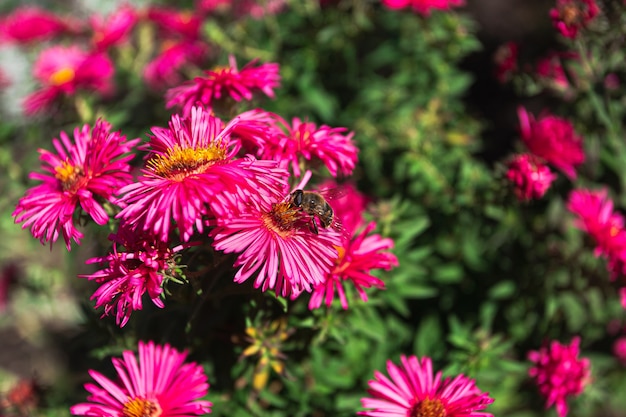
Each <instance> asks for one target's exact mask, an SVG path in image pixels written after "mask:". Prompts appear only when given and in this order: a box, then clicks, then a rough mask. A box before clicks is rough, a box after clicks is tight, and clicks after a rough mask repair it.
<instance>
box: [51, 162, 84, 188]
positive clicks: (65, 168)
mask: <svg viewBox="0 0 626 417" xmlns="http://www.w3.org/2000/svg"><path fill="white" fill-rule="evenodd" d="M54 171H55V172H56V173H55V174H54V178H56V179H57V180H59V181H60V182H61V188H62V189H63V191H71V190H74V189H75V188H77V185H78V184H79V183H80V181H81V180H82V179H83V178H84V173H83V170H82V169H81V168H80V167H75V166H74V165H72V164H70V163H69V162H67V161H64V162H63V163H62V164H61V165H60V166H58V167H56V168H55V169H54Z"/></svg>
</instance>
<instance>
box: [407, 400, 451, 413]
mask: <svg viewBox="0 0 626 417" xmlns="http://www.w3.org/2000/svg"><path fill="white" fill-rule="evenodd" d="M409 417H446V408H445V406H444V405H443V403H442V402H441V401H440V400H438V399H433V400H431V399H429V398H426V399H424V400H422V401H419V402H418V403H416V404H415V405H414V406H413V407H412V408H411V412H410V413H409Z"/></svg>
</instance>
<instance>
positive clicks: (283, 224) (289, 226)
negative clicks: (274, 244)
mask: <svg viewBox="0 0 626 417" xmlns="http://www.w3.org/2000/svg"><path fill="white" fill-rule="evenodd" d="M262 219H263V223H264V225H265V227H267V228H268V229H269V230H272V231H274V232H275V233H277V234H279V235H280V236H281V237H283V238H285V237H289V236H291V235H292V234H293V228H294V226H295V224H296V222H297V221H298V220H299V219H300V212H299V211H298V210H296V209H294V208H293V207H292V205H291V203H290V202H288V201H283V202H281V203H275V204H272V210H271V211H270V212H268V213H264V214H263V216H262Z"/></svg>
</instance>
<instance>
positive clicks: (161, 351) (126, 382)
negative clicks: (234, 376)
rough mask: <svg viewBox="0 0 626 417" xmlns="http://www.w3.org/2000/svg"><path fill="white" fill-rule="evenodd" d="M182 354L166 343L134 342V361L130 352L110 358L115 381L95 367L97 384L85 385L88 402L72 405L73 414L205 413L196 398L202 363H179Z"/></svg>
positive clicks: (168, 416) (206, 406)
mask: <svg viewBox="0 0 626 417" xmlns="http://www.w3.org/2000/svg"><path fill="white" fill-rule="evenodd" d="M186 357H187V353H186V352H183V353H180V352H178V351H177V350H176V349H173V348H172V347H170V346H169V345H155V344H154V343H153V342H149V343H147V344H145V343H143V342H139V360H137V358H136V356H135V355H134V353H133V352H131V351H125V352H124V353H123V355H122V358H114V359H113V360H112V362H113V365H114V367H115V370H116V371H117V374H118V377H119V382H114V381H111V380H109V379H108V378H106V377H104V376H102V375H101V374H100V373H98V372H96V371H93V370H92V371H90V372H89V374H90V375H91V377H92V378H93V379H94V380H95V381H96V382H97V383H98V384H99V386H98V385H95V384H91V383H88V384H85V389H86V390H87V391H88V392H89V393H90V395H89V396H88V397H87V400H88V401H89V402H86V403H80V404H76V405H74V406H72V407H71V408H70V412H71V413H72V414H73V415H79V416H94V417H110V416H127V415H133V416H134V415H136V416H148V415H158V416H160V417H192V416H198V415H203V414H206V413H210V412H211V408H210V407H211V405H212V404H211V403H210V402H209V401H206V400H200V398H202V397H204V396H205V395H206V394H207V392H208V390H209V384H208V382H207V377H206V375H205V373H204V371H203V369H202V367H201V366H200V365H198V364H196V363H194V362H190V363H184V361H185V358H186Z"/></svg>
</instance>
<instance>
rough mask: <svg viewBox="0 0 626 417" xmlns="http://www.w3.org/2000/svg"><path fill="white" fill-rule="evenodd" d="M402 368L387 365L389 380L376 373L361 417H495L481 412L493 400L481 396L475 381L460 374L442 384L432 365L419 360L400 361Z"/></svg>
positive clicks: (402, 359)
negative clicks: (365, 409)
mask: <svg viewBox="0 0 626 417" xmlns="http://www.w3.org/2000/svg"><path fill="white" fill-rule="evenodd" d="M400 360H401V364H400V365H396V364H394V363H393V362H391V361H387V372H388V373H389V377H390V378H388V377H386V376H385V375H383V374H382V373H380V372H378V371H376V372H375V373H374V379H373V380H371V381H369V386H370V388H369V390H368V392H369V395H370V397H368V398H362V399H361V403H362V405H363V407H364V408H368V409H370V410H367V411H361V412H359V413H358V414H359V415H361V416H370V417H383V416H446V417H493V416H492V414H489V413H484V412H480V410H484V409H485V408H486V407H487V406H488V405H489V404H491V403H492V402H493V399H492V398H490V397H489V393H485V392H482V391H481V390H480V389H479V388H478V387H477V386H476V383H475V381H474V380H472V379H470V378H468V377H466V376H465V375H463V374H461V375H458V376H456V377H455V378H446V379H443V380H442V377H441V372H437V373H436V374H434V375H433V367H432V361H431V359H430V358H428V357H423V358H422V359H421V360H420V359H419V358H418V357H416V356H409V357H405V356H402V357H401V358H400Z"/></svg>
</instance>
